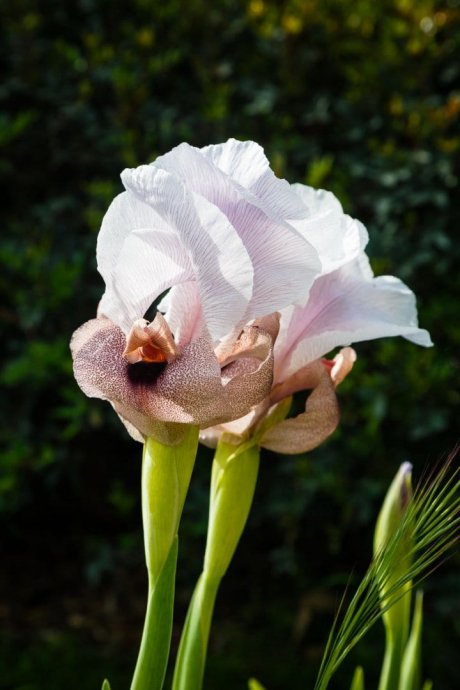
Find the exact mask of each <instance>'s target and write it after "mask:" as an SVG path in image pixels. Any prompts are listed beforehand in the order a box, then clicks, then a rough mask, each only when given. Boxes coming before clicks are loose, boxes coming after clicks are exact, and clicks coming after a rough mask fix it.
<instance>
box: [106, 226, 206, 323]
mask: <svg viewBox="0 0 460 690" xmlns="http://www.w3.org/2000/svg"><path fill="white" fill-rule="evenodd" d="M193 275H194V274H193V268H192V264H191V262H190V260H189V257H188V255H187V252H186V251H185V250H184V247H183V245H182V244H181V242H180V239H179V237H177V235H174V234H173V233H170V232H169V233H168V232H164V231H162V230H155V229H153V228H151V229H148V230H147V229H142V230H134V231H133V232H131V233H130V234H129V235H128V237H127V238H126V239H125V241H124V243H123V246H122V247H121V250H120V254H119V257H118V261H117V263H116V266H115V268H114V271H113V274H112V280H111V284H110V285H109V286H108V287H107V289H106V291H105V293H104V295H103V297H102V299H101V302H100V304H99V313H100V314H104V316H107V317H108V318H109V319H110V320H111V321H113V322H114V323H116V324H117V325H119V326H120V328H122V329H123V331H124V332H125V333H127V332H128V331H129V329H130V328H131V325H132V323H133V321H135V320H137V319H139V318H142V317H143V316H144V314H145V313H146V311H147V310H148V308H149V307H150V306H151V304H152V303H153V301H154V300H155V299H156V298H157V297H158V296H159V295H161V293H162V292H164V291H165V290H166V289H168V288H170V287H171V286H172V285H177V284H179V283H182V282H185V281H187V280H190V279H191V278H193Z"/></svg>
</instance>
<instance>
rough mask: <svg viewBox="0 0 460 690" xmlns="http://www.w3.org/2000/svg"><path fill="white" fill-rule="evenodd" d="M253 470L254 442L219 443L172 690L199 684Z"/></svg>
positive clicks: (250, 493)
mask: <svg viewBox="0 0 460 690" xmlns="http://www.w3.org/2000/svg"><path fill="white" fill-rule="evenodd" d="M258 470H259V449H258V448H257V447H256V446H255V445H254V446H250V447H245V448H244V449H243V450H241V448H240V449H238V447H236V446H234V445H231V444H227V443H222V442H220V443H219V445H218V447H217V451H216V455H215V458H214V462H213V467H212V477H211V497H210V506H209V524H208V536H207V542H206V553H205V558H204V566H203V572H202V573H201V575H200V578H199V580H198V582H197V584H196V587H195V591H194V593H193V597H192V600H191V602H190V606H189V610H188V612H187V618H186V621H185V626H184V630H183V632H182V638H181V642H180V646H179V651H178V655H177V660H176V668H175V672H174V680H173V690H200V688H201V687H202V684H203V676H204V669H205V663H206V654H207V648H208V639H209V631H210V627H211V620H212V614H213V610H214V602H215V599H216V595H217V591H218V588H219V585H220V582H221V580H222V578H223V576H224V575H225V573H226V571H227V569H228V567H229V565H230V562H231V560H232V558H233V555H234V553H235V550H236V547H237V545H238V542H239V540H240V537H241V535H242V533H243V530H244V527H245V525H246V521H247V518H248V515H249V511H250V508H251V505H252V500H253V497H254V490H255V486H256V481H257V474H258Z"/></svg>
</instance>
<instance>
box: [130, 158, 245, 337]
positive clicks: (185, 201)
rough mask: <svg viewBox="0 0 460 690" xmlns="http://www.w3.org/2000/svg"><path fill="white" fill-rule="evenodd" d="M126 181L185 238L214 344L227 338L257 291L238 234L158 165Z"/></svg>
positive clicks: (136, 172)
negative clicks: (215, 341)
mask: <svg viewBox="0 0 460 690" xmlns="http://www.w3.org/2000/svg"><path fill="white" fill-rule="evenodd" d="M122 180H123V183H124V184H125V186H126V187H127V189H129V190H130V191H132V192H133V193H134V194H136V195H137V196H138V197H139V198H140V199H141V200H143V201H145V202H146V203H149V204H151V205H152V206H153V207H154V208H155V211H156V212H157V213H158V214H159V215H161V217H162V218H163V220H164V221H165V222H167V223H168V225H170V226H171V227H172V228H173V229H174V230H175V231H176V232H177V233H178V234H179V236H180V238H181V241H182V243H183V244H184V246H185V247H186V249H187V251H188V253H189V256H190V259H191V264H192V266H193V270H194V273H195V276H196V280H197V283H198V286H199V290H200V295H201V301H202V306H203V314H204V317H205V320H206V324H207V327H208V329H209V332H210V333H211V335H212V337H213V338H214V339H219V338H221V337H223V336H224V335H226V333H228V331H230V330H231V329H232V328H233V327H234V325H235V323H238V322H240V321H242V320H243V317H244V313H245V311H246V308H247V305H248V303H249V301H250V299H251V296H252V289H253V268H252V265H251V261H250V258H249V256H248V254H247V251H246V249H245V247H244V244H243V242H242V240H241V239H240V238H239V236H238V234H237V232H236V230H235V229H234V227H233V226H232V225H231V223H230V222H229V220H228V219H227V218H226V216H225V215H224V214H223V213H222V212H221V211H220V210H219V209H218V208H217V207H216V206H214V205H213V204H211V203H209V202H208V201H207V200H206V199H204V198H203V197H200V196H198V195H196V194H193V193H191V192H190V191H189V190H188V189H187V188H186V187H185V186H184V185H183V184H182V182H181V181H180V180H179V179H178V178H176V177H175V176H173V175H171V174H169V173H167V172H165V171H164V170H160V169H159V168H157V167H155V166H153V165H144V166H140V167H139V168H136V169H135V170H125V171H124V172H123V173H122ZM223 304H225V309H223V308H222V305H223Z"/></svg>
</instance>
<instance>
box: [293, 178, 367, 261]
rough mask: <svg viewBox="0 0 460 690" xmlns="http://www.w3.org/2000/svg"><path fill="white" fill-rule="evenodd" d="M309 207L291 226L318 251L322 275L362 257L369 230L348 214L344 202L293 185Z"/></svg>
mask: <svg viewBox="0 0 460 690" xmlns="http://www.w3.org/2000/svg"><path fill="white" fill-rule="evenodd" d="M291 187H292V189H293V190H294V191H295V192H296V193H297V194H298V196H299V198H300V199H301V200H302V201H303V203H304V204H305V207H306V209H307V211H308V212H307V213H306V214H305V217H304V218H303V219H301V220H291V221H290V223H291V224H292V225H293V226H294V227H295V228H296V229H297V230H298V231H299V232H301V233H302V234H303V235H304V237H305V238H306V239H307V240H308V241H309V242H311V244H312V245H313V246H314V247H315V249H316V250H317V252H318V254H319V257H320V260H321V264H322V271H321V272H322V274H323V275H325V274H326V273H330V272H331V271H334V270H336V269H337V268H340V267H341V266H343V265H344V264H346V263H349V262H350V261H352V260H353V259H355V258H356V257H357V256H358V255H359V254H361V253H362V252H363V250H364V248H365V246H366V244H367V242H368V240H369V236H368V233H367V230H366V228H365V227H364V225H363V224H362V223H360V222H359V221H358V220H354V219H353V218H350V216H347V215H345V214H344V212H343V209H342V206H341V205H340V202H339V201H338V199H336V197H335V196H334V195H333V194H332V193H331V192H326V191H324V190H323V189H313V188H312V187H307V186H306V185H302V184H293V185H291Z"/></svg>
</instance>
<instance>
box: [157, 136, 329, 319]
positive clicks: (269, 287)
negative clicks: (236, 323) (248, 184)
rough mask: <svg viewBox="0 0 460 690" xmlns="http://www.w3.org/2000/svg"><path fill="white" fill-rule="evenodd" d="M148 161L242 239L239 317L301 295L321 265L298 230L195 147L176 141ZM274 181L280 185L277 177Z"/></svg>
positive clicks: (253, 315)
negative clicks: (245, 288)
mask: <svg viewBox="0 0 460 690" xmlns="http://www.w3.org/2000/svg"><path fill="white" fill-rule="evenodd" d="M153 165H154V167H158V168H161V169H162V170H165V171H166V172H169V173H170V174H172V175H174V176H176V177H178V178H179V179H180V180H181V181H182V182H183V183H184V184H185V185H186V186H187V188H189V189H190V190H192V191H193V192H194V193H195V194H197V195H199V196H201V197H204V198H205V199H206V200H207V201H209V202H210V203H212V204H213V205H215V206H217V207H218V208H219V209H220V210H221V211H222V212H223V213H224V214H225V215H226V217H227V218H228V219H229V221H230V222H231V224H232V225H233V227H234V228H235V229H236V230H237V232H238V234H239V236H240V237H241V238H242V240H243V242H244V246H245V247H246V250H247V252H248V254H249V256H250V259H251V262H252V265H253V269H254V285H253V293H252V297H251V300H250V304H249V305H248V309H247V311H246V314H245V316H244V321H245V322H248V321H250V320H251V319H253V318H256V317H258V316H261V315H263V314H267V313H270V312H273V311H276V310H278V309H281V308H282V307H284V306H287V305H288V304H291V303H292V302H297V301H301V300H304V299H305V298H306V296H307V294H308V289H309V287H310V286H311V284H312V282H313V280H314V279H315V278H316V277H317V275H318V274H319V272H320V268H321V265H320V262H319V259H318V256H317V252H316V250H315V249H314V248H313V247H312V245H311V243H310V242H309V241H308V238H307V237H305V236H304V234H302V233H301V232H297V230H295V229H294V228H293V227H292V226H291V225H289V224H288V223H286V221H285V220H284V217H283V216H281V215H280V214H278V213H277V212H275V211H274V210H273V208H271V207H270V206H269V205H268V204H267V203H266V202H264V201H263V200H262V199H261V198H260V197H258V196H256V195H254V194H253V193H252V192H251V191H249V190H248V189H247V188H245V187H242V186H241V185H239V184H237V183H236V182H235V180H233V179H232V178H231V177H229V175H228V174H226V173H225V172H223V171H222V170H220V169H219V168H218V167H216V165H214V164H213V162H212V160H211V159H210V158H208V157H206V156H204V155H203V152H202V151H201V150H200V149H196V148H194V147H192V146H189V145H188V144H181V145H180V146H178V147H176V148H175V149H173V150H172V151H170V152H169V153H167V154H166V155H164V156H161V157H160V158H158V159H157V160H156V161H155V163H154V164H153ZM275 179H276V178H275ZM276 182H277V184H280V185H281V180H276ZM292 199H293V201H294V206H293V207H291V208H290V209H289V210H290V212H291V213H295V212H296V210H298V209H297V206H296V204H297V205H298V199H297V196H296V195H295V194H292Z"/></svg>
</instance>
